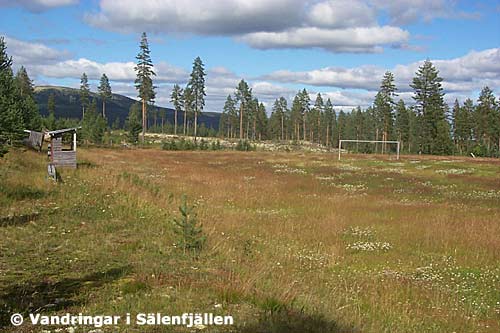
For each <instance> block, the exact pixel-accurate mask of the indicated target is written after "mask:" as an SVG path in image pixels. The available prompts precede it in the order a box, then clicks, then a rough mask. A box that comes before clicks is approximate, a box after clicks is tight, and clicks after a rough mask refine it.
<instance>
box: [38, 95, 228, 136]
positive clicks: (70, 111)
mask: <svg viewBox="0 0 500 333" xmlns="http://www.w3.org/2000/svg"><path fill="white" fill-rule="evenodd" d="M50 94H54V96H55V101H56V117H63V118H79V119H80V118H81V117H82V107H81V105H80V94H79V90H78V89H74V88H68V87H57V86H36V87H35V100H36V102H37V103H38V108H39V110H40V113H41V114H42V115H44V116H46V115H48V110H47V101H48V99H49V95H50ZM91 98H96V99H97V109H98V111H101V110H102V109H101V108H102V100H101V98H100V97H99V95H97V94H95V93H91ZM135 102H136V101H135V100H133V99H132V98H129V97H126V96H123V95H118V94H113V97H112V98H111V100H108V101H106V116H107V118H108V123H109V124H110V125H111V124H112V123H113V122H114V121H115V119H116V118H117V117H118V118H119V119H120V124H121V125H123V123H124V121H125V119H126V118H127V116H128V112H129V109H130V106H131V105H132V104H134V103H135ZM157 108H158V109H160V110H166V111H167V121H168V122H170V123H171V124H173V123H174V110H173V109H170V108H163V107H157ZM178 117H179V120H178V121H179V122H180V123H182V119H183V114H182V113H181V114H179V115H178ZM198 119H199V124H202V123H204V124H205V126H206V127H207V128H210V127H211V128H214V129H218V128H219V119H220V114H219V113H217V112H203V114H202V115H201V116H200V117H198Z"/></svg>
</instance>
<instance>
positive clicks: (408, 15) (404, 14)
mask: <svg viewBox="0 0 500 333" xmlns="http://www.w3.org/2000/svg"><path fill="white" fill-rule="evenodd" d="M370 2H371V3H372V5H373V6H375V7H377V8H378V9H379V10H383V11H386V12H387V14H388V15H389V17H390V20H391V23H392V24H397V25H404V24H410V23H413V22H416V21H420V20H423V21H424V22H429V21H432V20H434V19H437V18H445V19H449V18H478V17H479V14H478V13H470V12H464V11H460V10H457V9H456V3H457V1H454V0H398V1H385V0H371V1H370Z"/></svg>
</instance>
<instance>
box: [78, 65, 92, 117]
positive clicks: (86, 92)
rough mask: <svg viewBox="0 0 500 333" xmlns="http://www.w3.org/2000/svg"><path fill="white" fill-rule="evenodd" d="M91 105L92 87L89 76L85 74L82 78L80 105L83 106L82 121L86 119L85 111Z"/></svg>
mask: <svg viewBox="0 0 500 333" xmlns="http://www.w3.org/2000/svg"><path fill="white" fill-rule="evenodd" d="M89 103H90V86H89V79H88V77H87V74H85V73H83V74H82V77H81V78H80V104H81V106H82V119H83V117H85V110H86V109H87V108H88V106H89Z"/></svg>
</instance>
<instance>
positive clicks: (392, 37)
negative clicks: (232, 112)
mask: <svg viewBox="0 0 500 333" xmlns="http://www.w3.org/2000/svg"><path fill="white" fill-rule="evenodd" d="M408 38H409V33H408V32H407V31H404V30H402V29H400V28H397V27H390V26H383V27H367V28H364V27H363V28H346V29H321V28H310V27H309V28H298V29H293V30H287V31H284V32H257V33H252V34H247V35H245V36H243V37H241V40H243V41H244V42H246V43H248V44H249V45H250V46H252V47H255V48H257V49H280V48H320V49H324V50H328V51H331V52H350V53H375V52H382V47H381V46H380V45H386V44H391V45H394V46H396V45H398V44H401V43H404V42H406V41H407V40H408Z"/></svg>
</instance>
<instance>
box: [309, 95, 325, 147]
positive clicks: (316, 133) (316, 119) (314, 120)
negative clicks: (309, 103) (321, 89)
mask: <svg viewBox="0 0 500 333" xmlns="http://www.w3.org/2000/svg"><path fill="white" fill-rule="evenodd" d="M324 111H325V103H324V102H323V97H322V96H321V94H320V93H318V94H317V95H316V100H315V102H314V107H313V109H312V111H311V115H312V117H311V121H310V129H311V131H310V132H311V135H310V140H311V142H313V141H314V138H316V139H317V140H316V141H317V142H318V143H321V142H322V130H321V119H322V117H323V114H324Z"/></svg>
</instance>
